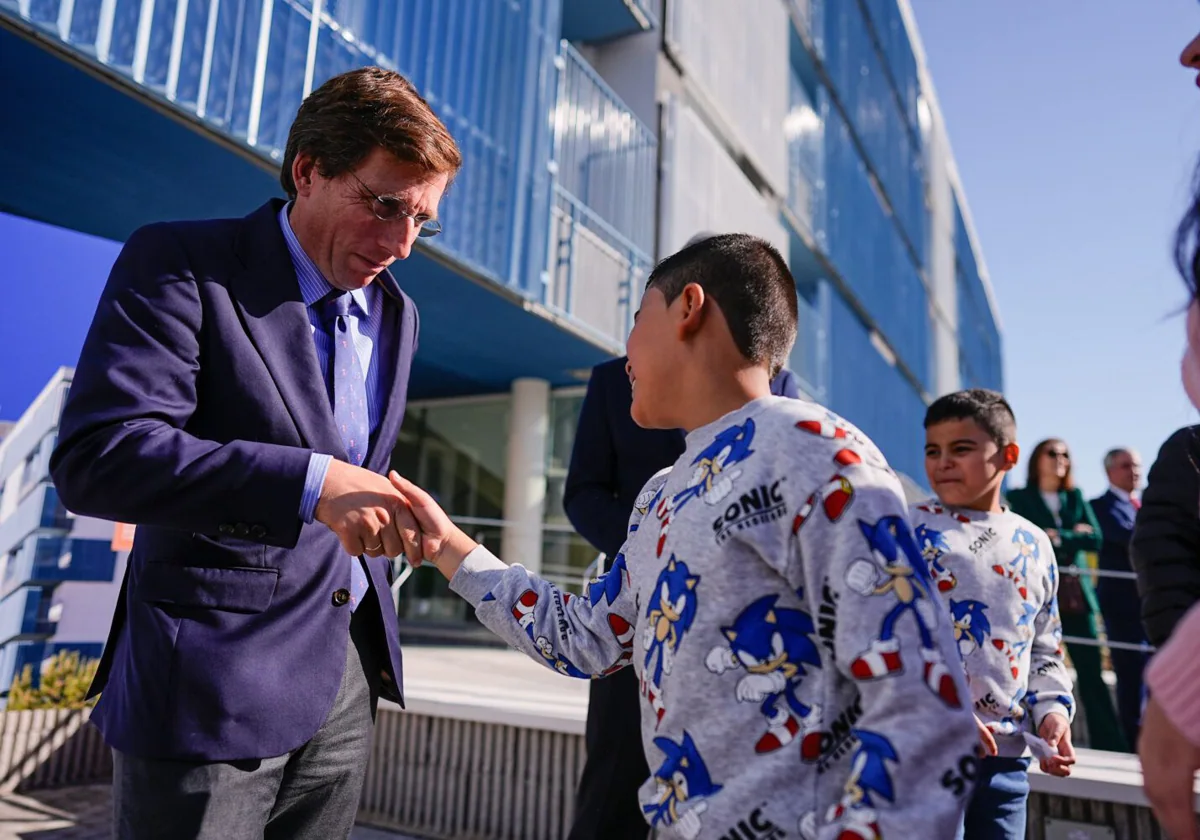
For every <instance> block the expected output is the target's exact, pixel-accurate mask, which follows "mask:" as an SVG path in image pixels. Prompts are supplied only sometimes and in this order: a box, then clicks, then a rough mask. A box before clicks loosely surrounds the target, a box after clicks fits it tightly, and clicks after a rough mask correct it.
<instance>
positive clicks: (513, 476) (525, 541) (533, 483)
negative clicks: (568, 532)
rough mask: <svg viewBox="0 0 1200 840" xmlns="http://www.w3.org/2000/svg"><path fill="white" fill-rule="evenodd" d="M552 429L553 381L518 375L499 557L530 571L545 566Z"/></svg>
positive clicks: (514, 394)
mask: <svg viewBox="0 0 1200 840" xmlns="http://www.w3.org/2000/svg"><path fill="white" fill-rule="evenodd" d="M549 432H550V383H548V382H546V381H545V380H544V379H517V380H514V381H513V384H512V411H511V412H510V414H509V421H508V462H507V472H506V475H505V479H504V520H505V521H506V522H507V523H508V524H507V525H506V526H505V527H504V535H503V538H502V540H501V544H500V557H501V559H503V560H504V561H505V562H506V563H520V564H521V565H523V566H525V567H526V568H528V569H529V570H530V571H533V572H538V571H540V570H541V567H542V522H543V517H544V512H545V502H546V445H547V437H548V435H549Z"/></svg>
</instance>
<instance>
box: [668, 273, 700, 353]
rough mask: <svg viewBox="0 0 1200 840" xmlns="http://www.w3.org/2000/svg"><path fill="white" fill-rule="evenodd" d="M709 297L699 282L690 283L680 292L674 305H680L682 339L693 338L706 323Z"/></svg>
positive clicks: (679, 325) (679, 327)
mask: <svg viewBox="0 0 1200 840" xmlns="http://www.w3.org/2000/svg"><path fill="white" fill-rule="evenodd" d="M707 299H708V298H707V297H706V296H705V294H704V289H703V288H702V287H701V286H700V284H699V283H688V284H687V285H686V286H684V287H683V291H682V292H680V293H679V297H678V298H677V299H676V301H675V303H674V304H673V305H674V306H677V307H679V323H678V329H679V337H680V338H681V339H687V338H691V337H692V336H694V335H695V334H696V333H697V332H699V331H700V328H701V327H702V326H703V325H704V317H705V306H704V304H705V301H707Z"/></svg>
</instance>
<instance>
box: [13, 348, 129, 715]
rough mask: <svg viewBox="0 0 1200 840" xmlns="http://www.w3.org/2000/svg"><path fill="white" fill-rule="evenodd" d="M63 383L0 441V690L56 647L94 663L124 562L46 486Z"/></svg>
mask: <svg viewBox="0 0 1200 840" xmlns="http://www.w3.org/2000/svg"><path fill="white" fill-rule="evenodd" d="M70 387H71V370H70V369H68V368H64V369H61V370H59V372H58V373H57V374H55V376H54V378H53V379H51V380H50V382H49V383H48V384H47V385H46V387H45V388H44V389H43V390H42V392H41V394H39V395H38V397H37V399H36V400H34V402H33V404H32V405H31V406H30V407H29V409H28V410H27V411H26V412H25V414H24V415H23V416H22V417H21V419H20V420H18V421H17V422H16V424H15V425H13V427H12V428H11V429H10V430H9V431H8V433H7V434H6V435H5V436H4V438H3V440H0V687H2V689H3V692H0V693H3V694H6V693H7V692H8V689H9V687H10V686H11V685H12V681H13V677H15V676H16V675H18V674H20V672H21V670H22V669H23V668H24V667H25V666H26V665H33V666H34V669H35V670H36V669H37V668H38V667H39V666H40V664H41V662H42V661H44V660H45V659H46V658H48V657H50V656H53V655H54V654H55V653H57V652H58V651H60V650H76V651H79V653H80V654H81V655H82V656H84V657H97V656H99V655H100V652H101V650H102V649H103V646H104V640H105V638H106V637H107V635H108V625H109V618H110V617H111V615H112V608H113V606H114V605H115V604H116V600H117V588H118V587H119V585H120V583H121V579H122V577H123V575H124V574H125V560H126V558H127V557H128V556H129V555H128V551H127V550H125V547H124V545H123V531H122V529H121V528H120V527H119V526H117V525H115V524H114V523H112V522H105V521H102V520H99V519H91V518H87V517H76V516H74V515H72V514H71V513H69V512H68V511H67V510H66V509H64V508H63V506H62V504H61V503H60V502H59V500H58V493H57V492H56V491H55V489H54V485H53V484H52V483H51V481H50V474H49V464H50V452H51V450H52V449H53V448H54V441H55V440H56V438H57V432H58V418H59V414H60V413H61V411H62V404H63V400H65V399H66V396H67V390H68V389H69V388H70Z"/></svg>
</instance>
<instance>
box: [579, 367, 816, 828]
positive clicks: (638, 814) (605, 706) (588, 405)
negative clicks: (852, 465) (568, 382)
mask: <svg viewBox="0 0 1200 840" xmlns="http://www.w3.org/2000/svg"><path fill="white" fill-rule="evenodd" d="M625 362H626V360H625V359H624V358H620V359H614V360H612V361H609V362H603V363H601V364H599V365H596V367H594V368H593V369H592V376H591V379H590V380H589V382H588V388H587V395H586V396H585V397H584V398H583V406H582V408H581V409H580V413H579V425H578V427H577V428H576V431H575V444H574V448H573V449H572V451H571V464H570V466H569V467H568V470H567V480H566V486H565V488H564V490H563V507H564V508H565V509H566V513H567V518H568V519H570V520H571V524H572V525H573V526H574V527H575V530H576V531H578V532H579V534H580V536H582V537H583V538H584V539H586V540H587V541H588V542H589V543H591V544H592V545H593V546H594V547H595V548H596V550H597V551H601V552H603V553H604V555H605V558H606V562H611V560H612V558H614V557H616V555H617V552H619V551H620V550H621V546H622V545H624V543H625V535H626V528H627V526H628V524H629V516H630V514H631V513H632V512H633V503H634V501H635V500H636V499H637V495H638V493H639V491H641V489H642V487H643V486H644V485H645V484H646V482H647V481H649V480H650V478H651V476H653V475H654V474H655V473H657V472H658V471H659V470H662V469H665V468H667V467H670V466H671V465H672V464H673V463H675V460H676V459H677V458H678V457H679V456H680V455H682V454H683V450H684V448H685V447H684V435H683V432H682V431H678V430H662V429H643V428H641V427H640V426H638V425H637V424H636V423H634V422H633V418H632V417H631V416H630V414H629V410H630V408H631V407H632V405H633V391H632V389H631V388H630V385H629V377H628V375H627V374H626V372H625ZM771 393H773V394H775V395H776V396H784V397H791V398H793V399H799V398H801V394H800V389H799V387H798V384H797V382H796V378H795V376H793V375H792V373H791V371H789V370H787V369H786V368H783V369H781V370H780V372H779V374H778V375H777V376H776V377H775V378H774V379H773V380H772V382H771ZM603 571H604V569H603V568H601V569H600V570H599V573H603ZM640 722H641V705H640V700H639V696H638V679H637V674H636V672H635V671H634V670H633V669H632V668H622V669H621V670H620V671H617V672H616V673H615V674H613V675H611V676H608V677H604V678H603V679H596V680H593V681H592V684H591V687H590V695H589V700H588V717H587V728H586V731H585V740H586V743H587V761H586V763H585V764H584V767H583V775H582V776H581V777H580V780H579V788H578V791H577V793H576V806H575V821H574V825H573V826H572V828H571V833H570V836H569V840H608V838H618V837H619V838H621V840H638V838H645V837H646V836H647V834H648V832H649V828H648V827H647V825H646V820H645V817H643V816H642V809H641V806H640V805H639V804H638V795H637V794H638V788H639V787H640V786H641V785H642V783H643V782H645V781H646V779H647V778H648V777H649V775H650V769H649V767H648V766H647V764H646V754H645V750H644V748H643V745H642V734H641V723H640Z"/></svg>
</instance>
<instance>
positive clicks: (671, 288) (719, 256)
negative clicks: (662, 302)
mask: <svg viewBox="0 0 1200 840" xmlns="http://www.w3.org/2000/svg"><path fill="white" fill-rule="evenodd" d="M689 283H695V284H697V285H698V286H700V288H702V289H704V293H705V294H706V295H708V296H709V297H711V298H712V299H713V300H714V301H716V303H717V306H718V307H720V309H721V312H722V314H723V315H724V316H725V321H726V322H727V323H728V324H729V332H730V333H731V334H732V335H733V343H734V344H735V345H736V346H737V349H738V351H739V352H741V354H742V355H743V356H745V357H746V358H747V359H749V360H750V361H751V362H754V363H755V364H761V363H763V362H769V363H770V368H771V376H772V377H773V376H775V375H776V374H777V373H779V370H780V369H781V368H782V367H783V365H784V363H785V362H786V361H787V357H788V354H789V353H790V352H791V350H792V345H793V344H794V343H795V342H796V319H797V317H798V304H797V301H796V281H795V280H794V279H792V272H791V271H789V270H788V265H787V261H786V260H784V258H783V257H782V256H781V255H780V253H779V251H778V250H776V249H775V247H774V246H773V245H771V244H770V243H769V242H766V241H764V240H762V239H759V238H758V237H756V236H751V235H749V234H747V233H724V234H720V235H718V236H712V237H709V238H707V239H702V240H700V241H699V242H693V243H692V244H690V245H688V246H687V247H685V248H684V249H683V250H681V251H679V252H678V253H677V254H673V255H672V256H669V257H667V258H666V259H665V260H663V261H662V262H660V263H659V264H658V265H657V266H655V267H654V271H652V272H651V273H650V279H649V280H648V281H647V282H646V290H647V291H649V290H650V289H651V288H655V289H658V290H659V291H660V292H661V293H662V295H663V297H664V298H666V300H667V305H668V306H670V305H671V304H672V303H673V302H674V301H675V299H676V298H677V297H679V295H680V294H682V293H683V288H684V286H686V285H688V284H689Z"/></svg>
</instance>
